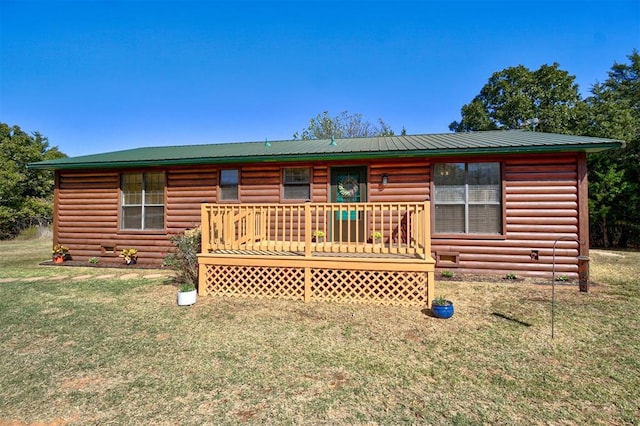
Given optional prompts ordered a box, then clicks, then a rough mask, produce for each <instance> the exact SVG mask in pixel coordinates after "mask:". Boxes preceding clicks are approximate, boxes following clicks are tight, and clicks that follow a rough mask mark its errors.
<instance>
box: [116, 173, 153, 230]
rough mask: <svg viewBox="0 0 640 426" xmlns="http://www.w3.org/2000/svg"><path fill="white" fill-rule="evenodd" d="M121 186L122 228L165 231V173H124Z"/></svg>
mask: <svg viewBox="0 0 640 426" xmlns="http://www.w3.org/2000/svg"><path fill="white" fill-rule="evenodd" d="M120 185H121V193H122V203H121V204H122V216H121V218H120V228H121V229H124V230H150V229H164V173H163V172H149V173H123V174H122V176H121V182H120Z"/></svg>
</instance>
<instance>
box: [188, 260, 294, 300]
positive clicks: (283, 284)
mask: <svg viewBox="0 0 640 426" xmlns="http://www.w3.org/2000/svg"><path fill="white" fill-rule="evenodd" d="M205 271H206V272H205V279H204V292H205V294H211V295H215V296H231V297H248V298H270V299H274V298H276V299H293V300H304V269H302V268H287V267H261V266H230V265H206V268H205ZM200 282H201V285H202V280H200ZM201 293H202V291H201Z"/></svg>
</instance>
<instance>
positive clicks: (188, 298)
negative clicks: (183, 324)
mask: <svg viewBox="0 0 640 426" xmlns="http://www.w3.org/2000/svg"><path fill="white" fill-rule="evenodd" d="M197 298H198V291H197V290H192V291H179V292H178V306H190V305H193V304H195V303H196V299H197Z"/></svg>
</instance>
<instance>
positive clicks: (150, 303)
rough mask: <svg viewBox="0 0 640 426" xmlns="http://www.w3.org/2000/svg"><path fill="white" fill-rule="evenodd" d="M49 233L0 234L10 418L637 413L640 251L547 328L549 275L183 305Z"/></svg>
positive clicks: (615, 261) (630, 420) (331, 419)
mask: <svg viewBox="0 0 640 426" xmlns="http://www.w3.org/2000/svg"><path fill="white" fill-rule="evenodd" d="M50 245H51V243H50V241H44V240H32V241H19V242H0V425H7V424H10V425H23V424H30V423H36V422H37V423H39V424H56V425H65V424H167V425H169V424H204V423H208V424H238V423H266V424H300V423H304V424H342V423H348V424H396V423H419V424H480V423H489V424H527V425H529V424H634V423H635V424H637V423H638V418H640V321H639V319H640V318H639V307H640V303H639V302H640V253H637V252H605V251H595V250H594V251H593V252H592V256H591V258H592V262H591V278H592V285H593V286H592V291H591V292H589V293H586V294H585V293H580V292H579V291H578V289H577V285H576V284H575V283H573V284H571V285H565V284H562V285H558V286H556V297H557V303H556V315H555V319H556V322H555V338H554V339H553V340H551V309H550V308H551V303H550V298H551V286H550V285H548V284H540V283H532V282H528V281H519V282H513V281H506V280H500V279H496V282H454V281H439V282H437V283H436V292H437V293H438V294H446V295H447V297H448V298H450V299H453V300H454V301H455V308H456V314H455V315H454V317H453V318H452V319H450V320H439V319H436V318H433V317H431V316H429V315H427V314H426V312H424V311H422V310H420V309H418V308H399V307H379V306H368V305H339V304H328V303H311V304H304V303H298V302H291V301H279V300H248V299H220V298H214V297H207V298H202V299H200V300H199V301H198V303H197V304H196V305H195V306H193V307H178V306H176V303H175V287H173V286H171V285H169V284H167V283H166V282H165V281H164V279H163V278H155V279H153V278H152V279H149V277H146V278H144V277H143V276H142V275H140V276H134V277H131V276H127V275H126V274H128V273H130V271H129V270H120V269H115V270H113V269H112V270H107V269H100V268H75V267H74V268H71V267H41V266H37V263H38V261H40V260H45V259H47V258H49V257H50V252H49V248H50ZM16 254H17V255H16ZM147 273H148V272H147ZM113 274H115V275H113ZM89 275H91V277H90V278H89V277H88V276H89ZM122 275H125V276H124V277H123V276H122ZM38 277H45V278H46V279H38Z"/></svg>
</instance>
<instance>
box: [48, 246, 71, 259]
mask: <svg viewBox="0 0 640 426" xmlns="http://www.w3.org/2000/svg"><path fill="white" fill-rule="evenodd" d="M51 254H52V257H53V262H54V263H62V262H64V261H65V260H67V258H68V257H69V249H68V248H67V247H65V246H63V245H62V244H56V245H55V246H53V249H51Z"/></svg>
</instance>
